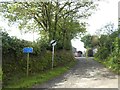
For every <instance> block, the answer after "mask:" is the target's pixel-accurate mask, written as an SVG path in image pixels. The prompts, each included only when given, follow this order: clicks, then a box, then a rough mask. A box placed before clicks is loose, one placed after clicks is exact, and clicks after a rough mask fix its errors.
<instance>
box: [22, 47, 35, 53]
mask: <svg viewBox="0 0 120 90" xmlns="http://www.w3.org/2000/svg"><path fill="white" fill-rule="evenodd" d="M23 52H24V53H33V48H31V47H25V48H23Z"/></svg>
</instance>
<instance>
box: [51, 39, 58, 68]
mask: <svg viewBox="0 0 120 90" xmlns="http://www.w3.org/2000/svg"><path fill="white" fill-rule="evenodd" d="M50 44H51V45H52V69H53V64H54V46H55V45H56V44H57V42H56V40H52V41H51V42H50Z"/></svg>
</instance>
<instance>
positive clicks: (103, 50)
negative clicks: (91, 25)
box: [82, 23, 120, 74]
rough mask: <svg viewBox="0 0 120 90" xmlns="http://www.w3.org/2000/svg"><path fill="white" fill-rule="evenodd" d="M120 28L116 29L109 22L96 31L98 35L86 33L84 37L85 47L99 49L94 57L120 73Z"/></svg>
mask: <svg viewBox="0 0 120 90" xmlns="http://www.w3.org/2000/svg"><path fill="white" fill-rule="evenodd" d="M119 35H120V29H116V30H115V29H114V25H113V24H111V23H110V24H107V25H105V26H104V27H103V28H101V29H100V30H98V31H97V32H96V35H93V36H91V35H86V36H84V37H83V38H82V41H83V42H84V43H85V47H88V48H91V49H97V53H96V54H95V55H94V59H95V60H97V61H99V62H101V63H102V64H104V65H105V66H106V67H108V68H109V69H110V70H112V71H114V72H116V73H117V74H120V51H119V50H120V36H119Z"/></svg>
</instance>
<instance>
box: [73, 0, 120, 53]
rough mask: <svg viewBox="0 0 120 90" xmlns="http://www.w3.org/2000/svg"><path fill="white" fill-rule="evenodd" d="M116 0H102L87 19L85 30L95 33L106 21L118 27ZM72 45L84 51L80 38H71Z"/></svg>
mask: <svg viewBox="0 0 120 90" xmlns="http://www.w3.org/2000/svg"><path fill="white" fill-rule="evenodd" d="M118 1H120V0H104V1H102V2H100V4H99V7H98V8H99V10H97V11H96V12H95V14H93V15H92V16H91V17H90V18H89V19H88V21H87V22H88V23H89V26H88V27H87V31H88V33H90V34H92V35H93V34H95V31H96V30H97V29H100V28H101V27H103V26H104V25H106V24H107V23H110V22H111V23H114V25H115V28H117V27H118ZM72 45H73V46H74V47H76V48H77V51H78V50H81V51H84V50H85V49H84V44H83V43H82V42H80V39H75V40H72Z"/></svg>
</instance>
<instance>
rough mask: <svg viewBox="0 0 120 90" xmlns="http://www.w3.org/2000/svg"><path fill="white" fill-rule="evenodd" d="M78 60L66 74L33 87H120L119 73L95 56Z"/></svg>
mask: <svg viewBox="0 0 120 90" xmlns="http://www.w3.org/2000/svg"><path fill="white" fill-rule="evenodd" d="M76 60H77V64H76V65H75V66H74V67H73V68H71V69H70V70H69V71H68V72H66V73H65V74H63V75H61V76H59V77H57V78H54V79H52V80H50V81H48V82H46V83H44V84H41V85H35V86H33V88H118V75H116V74H114V73H113V72H110V71H109V70H108V69H107V68H105V67H104V66H103V65H102V64H100V63H98V62H97V61H95V60H93V58H88V60H86V58H85V57H78V58H76Z"/></svg>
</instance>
